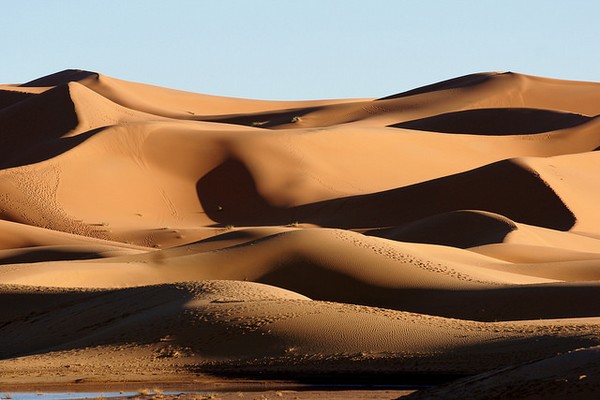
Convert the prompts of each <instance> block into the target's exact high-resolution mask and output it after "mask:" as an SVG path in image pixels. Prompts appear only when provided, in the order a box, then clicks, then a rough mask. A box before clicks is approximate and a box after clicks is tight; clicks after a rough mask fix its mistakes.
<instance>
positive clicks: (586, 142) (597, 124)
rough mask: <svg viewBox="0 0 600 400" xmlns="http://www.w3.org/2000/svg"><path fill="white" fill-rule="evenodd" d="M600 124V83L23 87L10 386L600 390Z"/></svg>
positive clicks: (11, 118) (2, 154)
mask: <svg viewBox="0 0 600 400" xmlns="http://www.w3.org/2000/svg"><path fill="white" fill-rule="evenodd" d="M599 114H600V84H598V83H589V82H575V81H561V80H555V79H549V78H541V77H535V76H528V75H522V74H516V73H510V72H506V73H496V72H495V73H479V74H472V75H468V76H464V77H459V78H455V79H451V80H448V81H444V82H439V83H435V84H432V85H429V86H425V87H422V88H417V89H414V90H411V91H408V92H404V93H399V94H396V95H391V96H388V97H385V98H380V99H342V100H319V101H264V100H261V101H259V100H249V99H236V98H225V97H217V96H208V95H203V94H196V93H190V92H181V91H176V90H171V89H166V88H161V87H156V86H150V85H145V84H141V83H133V82H127V81H123V80H119V79H115V78H111V77H108V76H104V75H101V74H98V73H94V72H88V71H79V70H67V71H63V72H59V73H56V74H53V75H49V76H46V77H42V78H39V79H36V80H34V81H31V82H28V83H25V84H5V85H0V391H1V390H2V389H5V388H28V387H52V386H53V385H54V386H56V385H59V386H60V385H63V386H72V387H77V385H83V384H86V385H95V384H109V385H132V384H137V383H140V384H148V385H152V384H156V383H163V384H168V385H171V386H173V385H175V386H176V385H183V386H185V387H189V386H190V385H194V384H196V385H199V386H201V385H207V384H209V383H211V382H212V383H214V382H240V381H256V380H262V381H265V382H266V381H269V382H271V381H285V382H295V383H298V382H300V383H350V382H352V383H356V382H363V383H373V382H378V383H386V384H397V385H398V384H408V385H421V384H426V385H429V384H439V383H442V382H448V381H451V380H452V382H450V383H448V384H445V385H442V386H436V387H434V388H431V389H424V390H418V391H416V392H414V393H412V394H411V395H409V397H408V398H413V396H414V398H444V399H451V398H456V399H459V398H481V399H484V398H485V399H490V398H498V399H500V398H537V397H540V398H544V399H559V398H571V399H576V398H594V397H598V396H600V380H599V378H598V377H599V376H600V375H599V374H600V353H599V350H598V349H599V347H598V346H600V301H599V300H598V299H600V212H599V205H598V204H599V203H598V199H600V178H599V176H600V175H599V174H600V152H599V151H597V150H598V149H600V119H599V117H598V115H599ZM461 377H462V379H459V380H455V379H457V378H461ZM298 393H301V392H298ZM398 393H399V392H393V391H391V392H389V393H388V392H383V391H382V392H379V395H382V396H383V395H386V396H387V395H388V394H389V395H390V396H392V395H395V394H398ZM338 394H339V393H338ZM299 395H300V394H299ZM313 395H315V396H317V393H313ZM305 396H309V394H308V392H307V393H305ZM319 396H320V395H319ZM357 396H358V394H357ZM290 398H291V397H290ZM300 398H302V397H300ZM306 398H308V397H306ZM315 398H321V397H315ZM390 398H391V397H390Z"/></svg>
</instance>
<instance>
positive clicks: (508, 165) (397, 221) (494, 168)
mask: <svg viewBox="0 0 600 400" xmlns="http://www.w3.org/2000/svg"><path fill="white" fill-rule="evenodd" d="M196 192H197V195H198V199H199V201H200V203H201V204H202V207H203V209H204V211H205V213H206V214H207V216H208V217H210V218H211V219H212V220H213V221H215V222H217V223H218V224H221V225H222V226H224V225H234V226H256V225H285V224H290V223H294V222H302V223H314V224H318V225H320V226H324V227H332V228H344V229H361V228H362V229H367V228H379V227H390V226H400V225H403V224H406V223H409V222H413V221H417V220H420V219H423V218H426V217H430V216H432V215H436V214H442V213H446V212H452V211H457V210H482V211H489V212H492V213H496V214H500V215H503V216H505V217H508V218H510V219H511V220H514V221H517V222H522V223H526V224H529V225H536V226H541V227H545V228H551V229H556V230H563V231H566V230H569V229H570V228H571V227H573V225H574V224H575V221H576V218H575V215H574V214H573V213H572V212H571V210H569V208H568V207H567V206H566V205H565V204H564V203H563V202H562V200H561V199H560V198H559V197H558V196H557V194H556V193H555V192H554V191H553V190H552V188H550V187H549V186H548V185H547V184H546V183H545V182H544V181H543V180H542V179H541V178H540V177H539V176H538V175H537V174H536V173H535V172H534V171H529V170H527V169H525V168H523V167H521V166H519V165H517V164H516V163H515V162H512V161H510V160H505V161H500V162H496V163H493V164H489V165H486V166H483V167H480V168H477V169H474V170H470V171H466V172H462V173H458V174H454V175H449V176H446V177H442V178H438V179H434V180H431V181H427V182H423V183H418V184H414V185H410V186H406V187H401V188H397V189H392V190H387V191H383V192H378V193H372V194H365V195H357V196H351V197H345V198H338V199H333V200H325V201H321V202H316V203H311V204H306V205H300V206H294V207H281V206H277V205H273V204H271V203H269V202H268V201H267V200H266V199H265V198H264V197H263V196H262V195H261V194H260V193H259V191H258V188H257V185H256V182H255V180H254V178H253V176H252V174H251V172H250V171H249V170H248V168H247V167H246V166H245V165H244V164H243V163H242V162H241V161H240V160H238V159H235V158H230V159H228V160H226V161H224V162H223V163H222V164H220V165H219V166H217V167H215V168H214V169H213V170H211V171H210V172H208V173H207V174H206V175H205V176H203V177H202V178H200V179H199V180H198V182H197V184H196Z"/></svg>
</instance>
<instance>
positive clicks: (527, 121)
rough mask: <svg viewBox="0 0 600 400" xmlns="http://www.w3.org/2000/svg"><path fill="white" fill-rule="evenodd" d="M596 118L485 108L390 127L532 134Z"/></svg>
mask: <svg viewBox="0 0 600 400" xmlns="http://www.w3.org/2000/svg"><path fill="white" fill-rule="evenodd" d="M591 119H592V118H591V117H588V116H585V115H581V114H574V113H566V112H557V111H553V110H540V109H533V108H482V109H476V110H463V111H456V112H450V113H444V114H438V115H434V116H431V117H427V118H421V119H415V120H412V121H405V122H400V123H398V124H394V125H390V126H391V127H394V128H404V129H413V130H419V131H430V132H440V133H464V134H472V135H477V134H480V135H530V134H535V133H543V132H551V131H556V130H560V129H566V128H572V127H574V126H578V125H581V124H584V123H586V122H588V121H590V120H591Z"/></svg>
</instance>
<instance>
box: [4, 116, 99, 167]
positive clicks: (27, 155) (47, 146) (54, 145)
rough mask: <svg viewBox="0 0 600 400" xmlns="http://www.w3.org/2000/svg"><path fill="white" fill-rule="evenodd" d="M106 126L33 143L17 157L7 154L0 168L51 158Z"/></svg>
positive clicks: (73, 146) (34, 162)
mask: <svg viewBox="0 0 600 400" xmlns="http://www.w3.org/2000/svg"><path fill="white" fill-rule="evenodd" d="M106 128H107V127H101V128H96V129H92V130H90V131H87V132H83V133H80V134H78V135H76V136H71V137H65V138H61V137H59V138H55V139H52V140H48V141H45V142H41V143H37V144H32V145H31V147H30V148H29V149H28V150H27V151H23V152H22V153H20V154H18V155H16V156H15V157H10V156H6V158H4V159H3V160H2V161H0V170H2V169H7V168H15V167H23V166H25V165H30V164H36V163H38V162H42V161H46V160H49V159H51V158H54V157H56V156H59V155H61V154H63V153H66V152H67V151H69V150H71V149H73V148H75V147H77V146H78V145H80V144H81V143H83V142H85V141H86V140H88V139H89V138H91V137H92V136H94V135H96V134H98V133H100V132H102V131H103V130H105V129H106Z"/></svg>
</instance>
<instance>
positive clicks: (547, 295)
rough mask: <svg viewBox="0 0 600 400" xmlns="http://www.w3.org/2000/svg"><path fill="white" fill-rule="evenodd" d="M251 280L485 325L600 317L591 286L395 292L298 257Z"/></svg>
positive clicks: (599, 290)
mask: <svg viewBox="0 0 600 400" xmlns="http://www.w3.org/2000/svg"><path fill="white" fill-rule="evenodd" d="M255 281H256V282H259V283H264V284H267V285H272V286H277V287H280V288H284V289H287V290H291V291H294V292H296V293H300V294H302V295H304V296H307V297H309V298H311V299H313V300H322V301H333V302H339V303H347V304H360V305H365V306H371V307H381V308H387V309H393V310H400V311H408V312H414V313H419V314H427V315H436V316H440V317H447V318H458V319H465V320H474V321H483V322H493V321H515V320H529V319H540V318H542V319H547V318H577V317H597V316H600V303H598V302H593V301H590V299H593V298H597V296H599V295H600V286H598V285H595V284H593V283H586V284H570V283H565V284H562V283H561V284H532V285H503V286H500V285H498V286H494V285H485V286H481V287H479V288H468V287H466V288H460V289H458V288H457V289H440V288H434V287H425V288H397V287H388V286H380V285H376V284H372V283H369V282H367V281H364V280H362V279H360V278H356V277H353V276H351V275H347V274H345V273H341V272H339V271H335V270H331V269H329V268H328V267H327V266H324V265H321V263H320V261H319V260H316V259H312V258H309V257H306V256H301V255H288V256H286V257H285V261H282V264H281V265H280V266H279V267H278V268H277V269H274V270H272V271H270V272H268V273H266V274H264V275H263V276H261V277H260V278H258V279H256V280H255ZM315 282H321V284H315ZM325 282H328V283H330V284H325ZM468 283H470V282H466V284H468Z"/></svg>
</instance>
